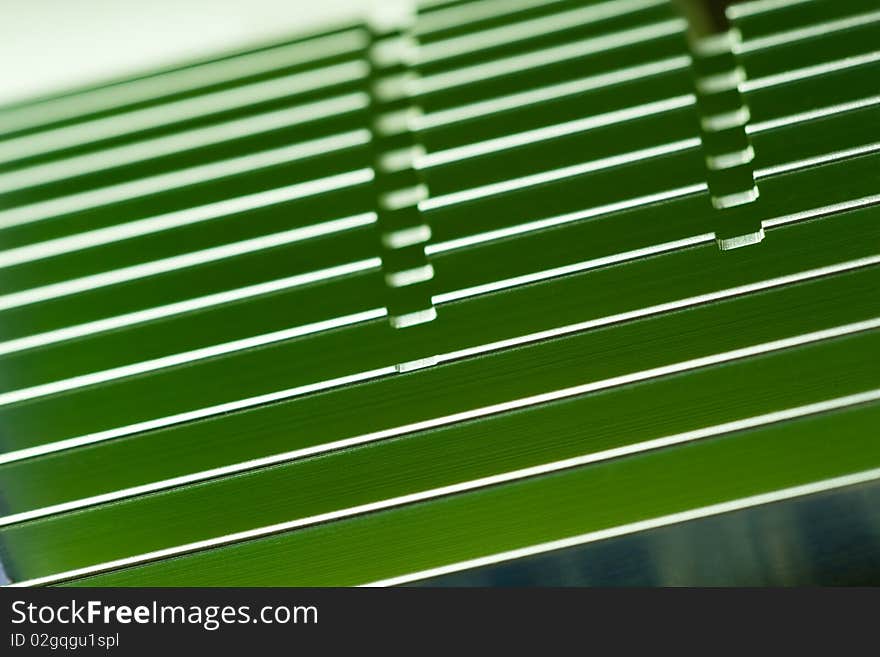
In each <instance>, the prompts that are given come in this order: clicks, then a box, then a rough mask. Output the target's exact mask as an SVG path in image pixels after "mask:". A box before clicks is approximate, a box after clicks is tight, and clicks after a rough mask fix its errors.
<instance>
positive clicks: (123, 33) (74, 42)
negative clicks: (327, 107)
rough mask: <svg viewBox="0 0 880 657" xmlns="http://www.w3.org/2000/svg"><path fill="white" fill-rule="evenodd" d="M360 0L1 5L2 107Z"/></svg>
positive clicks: (292, 25) (101, 0)
mask: <svg viewBox="0 0 880 657" xmlns="http://www.w3.org/2000/svg"><path fill="white" fill-rule="evenodd" d="M365 5H367V2H365V0H312V1H309V0H0V104H7V103H10V102H15V101H19V100H25V99H28V98H31V97H39V96H44V95H46V94H50V93H55V92H60V91H65V90H68V89H75V88H77V87H81V86H83V85H90V84H98V83H101V82H105V81H111V80H113V79H115V78H118V77H123V76H127V75H134V74H138V73H141V72H149V71H150V70H151V69H154V68H160V67H165V66H172V65H175V64H178V63H185V62H186V61H187V60H189V59H194V58H195V59H198V58H203V57H209V56H211V55H213V54H216V53H223V52H226V51H230V50H236V49H241V48H246V47H248V46H250V45H253V44H254V43H255V42H256V43H257V44H258V43H259V42H261V41H270V42H271V41H273V40H281V39H284V38H286V37H288V36H291V35H294V34H297V33H302V32H309V31H312V30H314V29H318V28H321V27H324V26H327V25H332V24H333V23H334V22H338V21H344V20H347V19H351V18H355V17H357V16H358V15H359V14H360V13H361V12H362V11H363V10H364V7H365Z"/></svg>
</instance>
